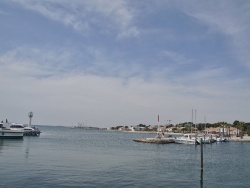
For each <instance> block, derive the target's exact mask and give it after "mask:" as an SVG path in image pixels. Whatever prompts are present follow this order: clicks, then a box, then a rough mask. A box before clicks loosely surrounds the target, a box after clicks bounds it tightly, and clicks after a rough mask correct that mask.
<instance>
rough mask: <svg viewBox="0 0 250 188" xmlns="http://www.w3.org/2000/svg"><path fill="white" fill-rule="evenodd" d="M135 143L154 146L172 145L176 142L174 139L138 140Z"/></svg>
mask: <svg viewBox="0 0 250 188" xmlns="http://www.w3.org/2000/svg"><path fill="white" fill-rule="evenodd" d="M133 141H134V142H144V143H152V144H170V143H174V142H175V140H174V138H138V139H135V140H133Z"/></svg>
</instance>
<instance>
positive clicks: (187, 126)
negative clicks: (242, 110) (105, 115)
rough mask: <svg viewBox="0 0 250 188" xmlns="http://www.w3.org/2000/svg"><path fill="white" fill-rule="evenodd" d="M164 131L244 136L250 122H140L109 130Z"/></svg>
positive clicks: (249, 134)
mask: <svg viewBox="0 0 250 188" xmlns="http://www.w3.org/2000/svg"><path fill="white" fill-rule="evenodd" d="M159 129H160V131H162V132H166V133H205V134H223V135H224V136H238V137H242V136H243V135H244V134H247V135H248V136H250V123H245V122H243V121H238V120H235V121H234V122H233V123H232V124H229V123H227V122H217V123H213V124H211V123H198V124H194V123H192V122H185V123H179V124H176V125H173V124H168V125H145V124H139V125H135V126H133V125H132V126H116V127H111V128H109V130H117V131H144V132H157V131H159Z"/></svg>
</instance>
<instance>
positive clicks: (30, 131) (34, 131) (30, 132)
mask: <svg viewBox="0 0 250 188" xmlns="http://www.w3.org/2000/svg"><path fill="white" fill-rule="evenodd" d="M10 127H11V128H15V129H20V130H23V131H24V136H39V135H40V133H41V131H40V130H39V129H38V128H35V127H27V126H24V125H23V124H20V123H12V125H11V126H10Z"/></svg>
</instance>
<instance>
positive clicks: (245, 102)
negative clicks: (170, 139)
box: [0, 0, 250, 127]
mask: <svg viewBox="0 0 250 188" xmlns="http://www.w3.org/2000/svg"><path fill="white" fill-rule="evenodd" d="M249 18H250V1H248V0H240V1H234V0H220V1H219V0H210V1H206V0H189V1H186V0H161V1H154V0H143V1H142V0H1V1H0V106H1V107H0V120H5V119H8V120H9V121H11V122H19V123H28V121H29V118H28V113H29V112H30V111H32V112H33V114H34V116H33V118H32V124H34V125H64V126H76V125H78V123H79V122H81V123H83V124H84V125H86V126H97V127H112V126H130V125H138V124H140V123H142V124H146V125H157V124H168V123H169V122H170V123H172V124H178V123H183V122H189V121H192V120H193V121H194V122H196V123H204V122H205V121H206V122H207V123H216V122H221V121H225V122H228V123H233V122H234V121H235V120H239V121H244V122H249V121H250V100H249V99H250V53H249V52H250V22H249ZM192 109H193V118H192ZM194 112H196V113H194ZM158 115H159V117H160V118H159V122H158ZM169 120H171V121H169Z"/></svg>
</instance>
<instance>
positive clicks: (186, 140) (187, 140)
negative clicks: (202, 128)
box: [175, 134, 200, 145]
mask: <svg viewBox="0 0 250 188" xmlns="http://www.w3.org/2000/svg"><path fill="white" fill-rule="evenodd" d="M175 143H177V144H191V145H199V144H200V142H199V140H198V139H197V138H196V137H194V136H193V135H191V134H184V135H183V136H181V137H177V138H176V139H175Z"/></svg>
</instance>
